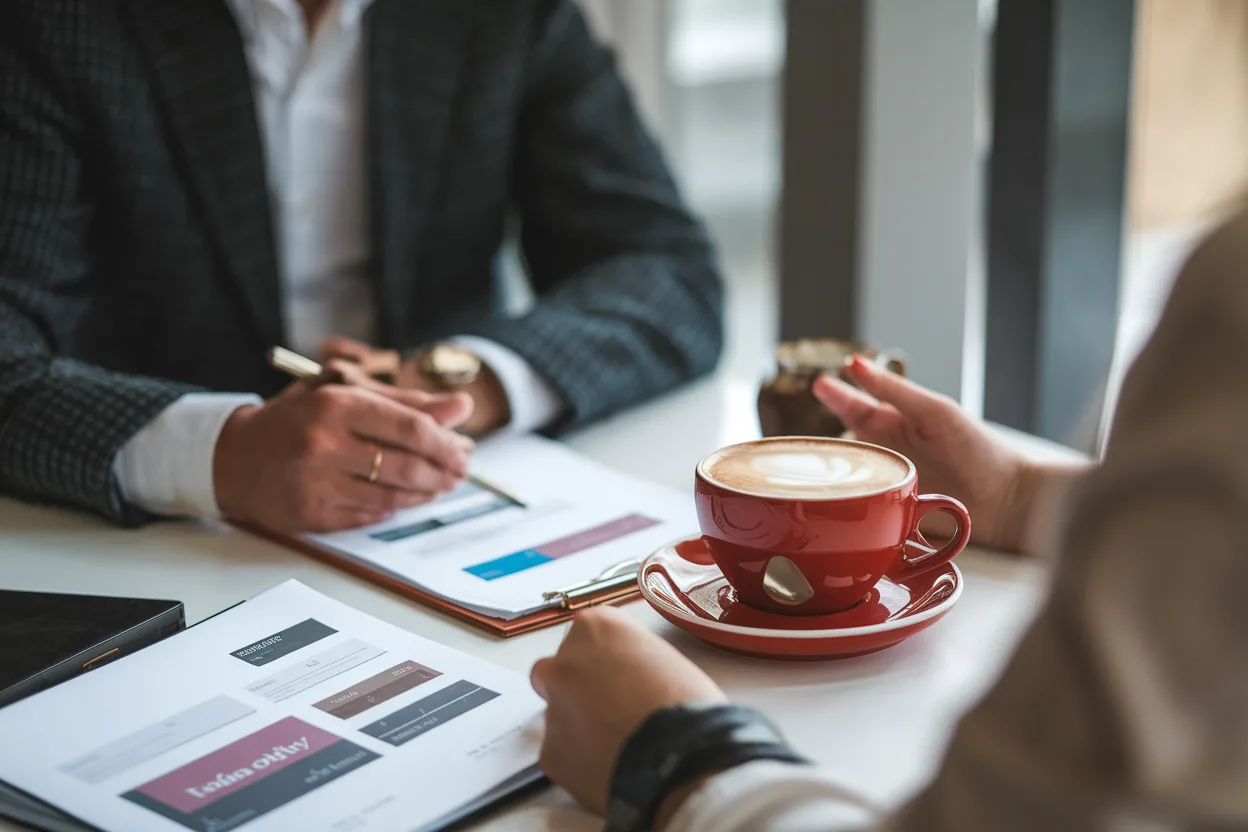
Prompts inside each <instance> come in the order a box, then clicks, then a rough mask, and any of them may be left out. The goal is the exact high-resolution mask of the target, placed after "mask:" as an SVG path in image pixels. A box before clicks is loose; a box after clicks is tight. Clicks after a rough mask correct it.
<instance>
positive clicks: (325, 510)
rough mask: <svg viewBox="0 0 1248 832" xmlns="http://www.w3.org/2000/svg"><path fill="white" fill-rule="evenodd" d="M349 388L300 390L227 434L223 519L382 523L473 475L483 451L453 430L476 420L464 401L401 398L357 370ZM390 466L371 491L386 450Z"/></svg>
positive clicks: (217, 458) (300, 386)
mask: <svg viewBox="0 0 1248 832" xmlns="http://www.w3.org/2000/svg"><path fill="white" fill-rule="evenodd" d="M329 369H330V370H331V371H332V372H337V373H338V374H339V375H340V376H341V377H342V381H343V383H341V384H338V383H330V384H323V383H318V382H317V381H313V380H305V381H299V382H296V383H294V384H292V385H291V386H290V387H288V388H286V390H284V391H283V392H282V393H280V394H279V395H277V396H275V397H274V398H272V399H270V400H269V401H267V402H265V403H264V405H262V406H260V407H248V408H242V409H240V410H238V411H236V412H235V413H234V415H233V416H231V417H230V419H229V421H227V422H226V424H225V427H224V428H222V430H221V435H220V437H219V438H218V439H217V446H216V451H215V454H214V458H213V484H214V488H215V491H216V498H217V504H218V506H219V507H220V509H221V511H222V513H223V514H225V515H226V516H227V517H230V518H232V519H237V520H246V521H251V522H254V523H258V524H260V525H262V526H264V527H266V528H269V529H272V530H273V531H277V532H283V533H288V534H294V533H299V532H308V531H313V532H325V531H333V530H337V529H345V528H354V527H357V526H363V525H368V524H370V523H377V522H380V521H382V520H384V519H385V518H387V517H388V516H390V514H392V513H393V512H394V511H396V510H398V509H401V508H407V507H410V506H416V505H420V504H422V503H427V502H429V501H431V500H433V499H434V498H435V497H437V496H438V495H439V494H442V493H445V492H447V491H450V490H451V489H453V488H455V487H456V486H457V485H458V484H459V483H460V482H461V481H462V480H463V478H464V477H465V476H466V475H467V473H468V458H469V455H470V454H471V452H472V450H473V442H472V440H471V439H468V438H467V437H464V436H460V435H459V434H457V433H455V432H454V430H452V428H453V427H455V426H456V425H458V424H460V423H462V422H463V421H464V420H465V419H467V418H468V417H469V416H470V415H471V411H472V402H471V401H470V400H469V399H468V398H467V397H466V396H463V395H460V394H455V395H431V394H428V393H423V392H420V391H414V390H399V389H397V388H394V387H391V386H389V385H383V384H380V383H378V382H375V381H372V380H371V379H369V378H367V377H365V376H364V374H363V373H362V372H361V370H360V369H359V368H358V367H356V366H353V365H349V364H341V363H335V364H331V366H330V368H329ZM378 447H380V448H381V449H382V465H381V469H380V471H379V472H378V477H377V481H376V482H369V481H368V478H369V476H370V474H371V473H372V467H373V460H374V458H375V456H376V453H377V449H378Z"/></svg>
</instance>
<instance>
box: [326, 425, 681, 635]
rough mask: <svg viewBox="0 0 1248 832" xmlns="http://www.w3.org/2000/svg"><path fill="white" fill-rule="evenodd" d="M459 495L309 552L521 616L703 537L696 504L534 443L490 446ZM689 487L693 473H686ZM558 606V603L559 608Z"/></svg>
mask: <svg viewBox="0 0 1248 832" xmlns="http://www.w3.org/2000/svg"><path fill="white" fill-rule="evenodd" d="M473 474H474V476H475V477H477V478H479V479H477V480H475V481H469V482H468V483H466V484H465V485H464V486H462V487H461V488H460V489H459V490H457V491H455V492H453V493H451V494H447V495H445V496H444V497H442V498H441V499H439V500H437V501H436V502H434V503H431V504H430V505H427V506H421V507H419V508H414V509H411V510H408V511H403V512H400V513H398V514H397V515H395V516H394V517H393V518H391V519H390V520H387V521H386V522H384V523H380V524H378V525H375V526H368V527H365V528H362V529H353V530H351V531H345V532H335V533H333V534H323V535H308V536H307V537H306V539H307V540H308V541H309V542H311V543H312V544H313V545H316V546H319V547H321V548H324V549H328V550H330V551H332V552H334V553H336V554H338V555H340V556H342V557H346V558H349V559H351V560H354V561H357V562H359V563H361V564H363V565H365V566H367V567H369V568H370V569H374V570H377V571H379V572H383V573H385V574H387V575H389V576H390V577H393V578H396V579H397V580H399V581H401V582H403V583H406V584H409V585H411V586H414V587H417V588H419V589H422V590H424V591H425V592H429V593H431V594H433V595H437V596H440V597H442V598H444V599H446V600H448V601H451V602H452V603H455V604H457V605H459V606H462V607H466V608H468V609H471V610H474V611H476V612H479V613H483V614H485V615H489V616H492V617H495V618H501V619H508V620H509V619H513V618H517V617H519V616H522V615H525V614H527V613H530V612H533V611H535V610H539V609H542V608H544V607H547V606H550V605H551V601H549V600H547V599H545V598H544V597H543V596H544V595H545V594H546V593H548V592H555V591H559V590H563V589H566V588H568V587H572V586H576V585H578V584H581V583H583V582H588V581H592V580H594V579H596V578H598V577H600V576H602V575H603V574H604V573H606V572H607V571H608V570H611V569H613V568H615V567H618V566H620V565H621V564H626V563H629V562H633V563H635V564H638V565H639V563H640V561H641V560H642V559H643V558H645V557H646V556H647V555H649V554H650V553H651V552H653V551H654V550H655V549H657V548H658V547H660V546H662V545H664V544H666V543H670V542H671V541H673V540H676V539H678V538H680V537H684V536H686V535H690V534H695V533H696V532H697V519H696V517H695V514H694V508H693V498H692V497H691V496H690V495H689V494H682V493H681V492H679V491H676V490H674V489H671V488H665V487H662V486H655V485H651V484H648V483H644V482H642V481H640V480H637V479H634V478H632V477H629V476H626V475H624V474H621V473H619V472H617V471H613V470H611V469H610V468H607V467H605V466H603V465H599V464H598V463H596V462H593V461H591V460H588V459H585V458H584V457H582V456H580V455H578V454H576V453H575V452H573V451H572V450H570V449H568V448H566V447H564V446H563V445H560V444H559V443H557V442H552V441H550V440H547V439H542V438H540V437H535V436H525V437H517V438H511V439H502V440H498V441H495V442H489V443H485V444H483V445H482V446H481V448H480V450H478V451H477V454H476V457H475V458H474V460H473ZM689 478H690V487H691V488H692V482H693V473H692V471H691V472H690V474H689ZM556 603H557V602H556Z"/></svg>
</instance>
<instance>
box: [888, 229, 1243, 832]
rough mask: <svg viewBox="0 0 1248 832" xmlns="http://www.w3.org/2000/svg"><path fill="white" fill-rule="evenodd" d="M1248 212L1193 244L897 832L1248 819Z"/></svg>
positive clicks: (1074, 829) (1072, 829) (1201, 824)
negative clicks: (1041, 568)
mask: <svg viewBox="0 0 1248 832" xmlns="http://www.w3.org/2000/svg"><path fill="white" fill-rule="evenodd" d="M1246 520H1248V219H1244V218H1241V219H1239V220H1237V221H1235V222H1234V223H1232V224H1231V225H1230V226H1228V227H1227V228H1225V229H1223V230H1222V231H1220V232H1219V233H1218V234H1217V235H1215V236H1214V238H1212V239H1211V240H1210V241H1208V242H1207V243H1206V244H1205V245H1204V246H1203V247H1202V248H1201V249H1200V250H1199V251H1198V252H1197V254H1196V255H1195V256H1194V258H1193V260H1192V261H1191V263H1189V265H1188V267H1187V268H1186V269H1185V271H1184V273H1183V275H1182V276H1181V277H1180V279H1179V282H1178V284H1177V286H1176V289H1175V293H1174V296H1173V297H1172V299H1171V302H1170V304H1169V306H1168V307H1167V309H1166V312H1165V314H1164V316H1163V318H1162V321H1161V324H1160V326H1159V328H1158V330H1157V332H1156V333H1155V335H1154V337H1153V339H1152V341H1151V342H1150V344H1149V346H1148V347H1147V349H1146V350H1145V351H1144V353H1143V354H1142V356H1141V357H1140V359H1139V361H1138V362H1137V364H1136V366H1135V367H1134V369H1133V370H1132V372H1131V373H1130V375H1129V376H1128V380H1127V383H1126V387H1125V388H1124V392H1123V397H1122V400H1121V404H1120V408H1119V411H1118V417H1117V419H1116V421H1115V426H1114V434H1113V439H1112V440H1111V444H1110V447H1109V449H1108V452H1107V454H1106V458H1105V462H1104V465H1103V466H1102V467H1101V468H1100V470H1098V471H1097V472H1095V473H1094V474H1092V475H1091V476H1090V477H1089V478H1088V479H1087V481H1086V483H1085V484H1084V485H1083V486H1082V487H1081V491H1080V493H1079V494H1078V495H1077V497H1076V499H1075V502H1074V505H1073V508H1072V513H1071V516H1070V525H1069V526H1068V528H1067V530H1066V533H1065V536H1064V544H1063V546H1062V552H1063V556H1062V560H1061V562H1060V564H1059V567H1058V574H1057V576H1056V579H1055V584H1054V590H1053V595H1052V597H1051V600H1050V602H1049V604H1048V605H1047V607H1046V609H1045V610H1044V611H1043V613H1042V614H1041V616H1040V618H1039V619H1038V620H1037V622H1036V624H1035V626H1034V627H1033V628H1032V630H1031V631H1030V632H1029V634H1028V635H1027V636H1026V638H1025V639H1024V641H1023V642H1022V644H1021V645H1020V647H1019V650H1018V652H1017V654H1016V655H1015V657H1014V658H1013V660H1012V661H1011V663H1010V664H1009V667H1008V668H1007V670H1006V672H1005V674H1004V676H1003V677H1002V679H1001V680H1000V682H999V683H998V685H997V686H996V687H995V689H994V690H993V691H992V692H991V693H990V694H989V695H988V696H987V698H986V699H985V700H984V701H983V702H982V703H981V704H980V705H978V706H977V707H976V708H975V709H974V710H973V711H972V712H971V713H970V714H969V715H968V716H967V717H965V719H964V720H963V721H962V723H961V725H960V726H959V728H958V730H957V732H956V735H955V738H954V740H953V742H952V744H951V746H950V748H949V751H948V754H947V758H946V760H945V762H944V765H943V767H942V769H941V771H940V773H939V775H938V776H937V777H936V779H935V780H934V781H933V782H932V784H931V785H930V786H929V788H928V789H927V790H926V791H925V792H924V793H923V794H922V795H920V796H919V797H918V798H917V799H915V800H914V801H913V802H912V803H911V804H910V805H909V806H907V807H906V808H905V809H904V810H903V811H902V812H901V813H900V814H899V815H898V816H896V817H895V818H894V819H893V821H892V822H891V824H890V826H891V827H893V828H896V829H898V830H950V831H951V832H952V830H959V832H961V830H971V829H1010V830H1017V832H1030V831H1031V830H1036V832H1039V830H1045V831H1046V832H1048V831H1049V830H1056V829H1060V830H1064V832H1078V830H1117V829H1122V828H1141V827H1140V826H1137V825H1136V824H1137V823H1138V822H1140V821H1143V820H1144V819H1145V818H1147V819H1149V820H1150V821H1152V822H1154V823H1157V824H1159V825H1158V826H1156V827H1154V826H1147V827H1143V828H1166V829H1171V828H1183V829H1188V828H1195V829H1202V828H1215V827H1216V828H1220V825H1221V824H1223V823H1226V824H1228V825H1231V826H1235V827H1236V828H1241V827H1240V826H1239V825H1240V824H1244V823H1248V786H1245V784H1248V648H1245V639H1246V638H1248V594H1246V593H1248V543H1245V537H1244V525H1245V521H1246Z"/></svg>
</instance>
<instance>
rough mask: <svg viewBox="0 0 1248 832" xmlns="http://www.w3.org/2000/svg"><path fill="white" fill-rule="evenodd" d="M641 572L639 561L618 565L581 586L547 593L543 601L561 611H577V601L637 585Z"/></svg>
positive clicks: (573, 585) (543, 596) (629, 561)
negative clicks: (638, 575)
mask: <svg viewBox="0 0 1248 832" xmlns="http://www.w3.org/2000/svg"><path fill="white" fill-rule="evenodd" d="M640 570H641V561H639V560H628V561H624V562H623V563H617V564H616V565H615V566H612V567H611V568H609V569H607V570H606V571H605V572H603V573H602V574H601V575H599V576H598V577H597V578H594V579H592V580H589V581H582V582H581V583H579V584H572V585H571V586H567V587H564V588H563V589H556V590H554V591H553V592H545V593H543V594H542V600H543V601H545V602H546V603H547V604H550V605H551V606H557V607H559V608H561V609H565V610H570V609H575V608H576V606H577V603H576V602H577V601H583V600H585V599H588V598H592V597H593V596H595V595H597V594H599V593H600V592H607V591H609V590H613V589H622V588H624V587H627V586H628V585H629V584H636V583H637V574H638V572H640Z"/></svg>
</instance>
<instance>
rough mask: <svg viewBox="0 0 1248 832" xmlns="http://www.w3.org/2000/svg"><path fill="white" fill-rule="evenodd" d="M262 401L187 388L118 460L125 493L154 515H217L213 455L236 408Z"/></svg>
mask: <svg viewBox="0 0 1248 832" xmlns="http://www.w3.org/2000/svg"><path fill="white" fill-rule="evenodd" d="M259 404H263V401H262V400H261V399H260V397H259V396H252V395H246V394H241V393H188V394H187V395H185V396H182V397H181V398H180V399H178V400H177V401H175V402H174V403H173V404H171V405H169V406H168V407H166V408H165V409H164V410H162V411H161V412H160V415H159V416H157V417H156V418H155V419H153V420H152V421H150V422H148V423H147V424H146V425H145V426H144V427H143V429H142V430H140V431H139V432H138V433H136V434H135V435H134V436H132V437H131V438H130V441H129V442H127V443H126V444H125V445H124V446H123V447H122V449H121V450H120V451H119V452H118V453H117V456H116V458H115V459H114V460H113V473H114V474H115V475H116V477H117V481H118V482H119V483H120V485H121V493H122V496H124V497H125V499H126V501H127V502H129V503H132V504H134V505H136V506H138V507H140V508H142V509H144V510H146V511H150V512H151V513H152V514H161V515H167V516H191V517H217V516H219V515H220V510H219V509H218V507H217V497H216V492H215V490H214V488H213V482H212V459H213V455H214V453H215V451H216V447H217V437H218V436H220V435H221V428H222V427H224V426H225V423H226V420H228V419H229V418H230V416H231V415H233V413H234V411H235V410H238V409H239V408H240V407H246V406H248V405H259Z"/></svg>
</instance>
